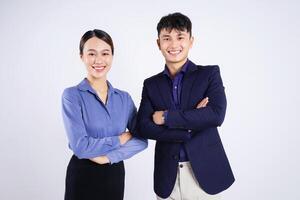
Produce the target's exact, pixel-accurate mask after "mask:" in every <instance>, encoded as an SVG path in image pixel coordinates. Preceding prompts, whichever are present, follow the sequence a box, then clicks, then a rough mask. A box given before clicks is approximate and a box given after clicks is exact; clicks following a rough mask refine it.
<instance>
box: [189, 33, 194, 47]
mask: <svg viewBox="0 0 300 200" xmlns="http://www.w3.org/2000/svg"><path fill="white" fill-rule="evenodd" d="M190 41H191V46H190V48H192V47H193V44H194V36H191V38H190Z"/></svg>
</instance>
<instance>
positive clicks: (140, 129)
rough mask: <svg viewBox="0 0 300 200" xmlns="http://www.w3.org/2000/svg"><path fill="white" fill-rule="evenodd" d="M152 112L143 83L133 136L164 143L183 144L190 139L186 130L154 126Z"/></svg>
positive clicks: (145, 84) (145, 85) (145, 86)
mask: <svg viewBox="0 0 300 200" xmlns="http://www.w3.org/2000/svg"><path fill="white" fill-rule="evenodd" d="M154 111H155V110H154V108H153V106H152V102H151V100H150V98H149V92H148V89H147V83H146V81H144V86H143V91H142V100H141V103H140V107H139V111H138V116H137V132H136V133H135V134H137V135H138V136H141V137H143V138H147V139H152V140H157V141H166V142H183V141H186V140H189V139H190V138H191V134H190V132H189V131H187V130H182V129H181V130H180V129H169V128H168V127H166V126H160V125H156V124H155V123H154V122H153V121H152V115H153V113H154Z"/></svg>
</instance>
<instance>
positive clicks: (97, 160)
mask: <svg viewBox="0 0 300 200" xmlns="http://www.w3.org/2000/svg"><path fill="white" fill-rule="evenodd" d="M90 160H91V161H93V162H95V163H98V164H100V165H103V164H107V163H110V161H109V159H108V157H106V156H98V157H95V158H91V159H90Z"/></svg>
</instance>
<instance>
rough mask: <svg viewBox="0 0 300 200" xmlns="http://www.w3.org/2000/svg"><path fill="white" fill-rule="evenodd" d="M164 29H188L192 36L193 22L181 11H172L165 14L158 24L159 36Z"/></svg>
mask: <svg viewBox="0 0 300 200" xmlns="http://www.w3.org/2000/svg"><path fill="white" fill-rule="evenodd" d="M162 29H167V31H170V32H171V31H172V30H173V29H175V30H179V31H187V32H188V33H190V36H192V22H191V20H190V19H189V18H188V17H187V16H185V15H183V14H181V13H179V12H176V13H172V14H168V15H166V16H163V17H162V18H161V19H160V21H159V22H158V24H157V34H158V36H159V34H160V32H161V30H162Z"/></svg>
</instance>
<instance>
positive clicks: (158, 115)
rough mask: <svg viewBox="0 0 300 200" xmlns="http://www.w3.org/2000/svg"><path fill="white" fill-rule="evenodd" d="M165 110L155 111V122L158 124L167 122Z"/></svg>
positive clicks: (153, 116)
mask: <svg viewBox="0 0 300 200" xmlns="http://www.w3.org/2000/svg"><path fill="white" fill-rule="evenodd" d="M163 115H164V111H155V112H154V113H153V115H152V119H153V122H154V123H155V124H156V125H163V124H164V123H165V119H164V116H163Z"/></svg>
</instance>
